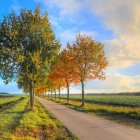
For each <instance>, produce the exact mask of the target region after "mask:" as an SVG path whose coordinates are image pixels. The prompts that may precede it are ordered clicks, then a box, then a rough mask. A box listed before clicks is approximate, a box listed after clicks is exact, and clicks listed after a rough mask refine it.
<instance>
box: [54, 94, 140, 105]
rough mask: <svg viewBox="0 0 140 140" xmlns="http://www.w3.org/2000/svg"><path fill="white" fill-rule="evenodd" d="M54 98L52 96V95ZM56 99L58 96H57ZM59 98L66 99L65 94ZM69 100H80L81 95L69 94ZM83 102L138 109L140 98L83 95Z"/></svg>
mask: <svg viewBox="0 0 140 140" xmlns="http://www.w3.org/2000/svg"><path fill="white" fill-rule="evenodd" d="M53 97H54V94H53ZM57 97H58V95H57ZM61 98H64V99H65V98H67V95H66V94H62V95H61ZM70 99H72V100H81V99H82V98H81V95H78V94H75V95H73V94H70ZM85 101H86V102H91V103H94V104H104V105H113V106H129V107H140V96H129V95H125V96H124V95H89V94H88V95H85Z"/></svg>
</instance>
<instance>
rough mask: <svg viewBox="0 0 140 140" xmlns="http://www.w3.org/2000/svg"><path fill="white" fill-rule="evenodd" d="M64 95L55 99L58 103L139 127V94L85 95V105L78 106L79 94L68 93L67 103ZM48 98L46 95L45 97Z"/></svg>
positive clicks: (79, 103)
mask: <svg viewBox="0 0 140 140" xmlns="http://www.w3.org/2000/svg"><path fill="white" fill-rule="evenodd" d="M65 97H66V95H61V100H59V99H58V98H57V99H56V100H55V98H54V97H53V100H55V101H57V102H58V103H61V104H64V105H67V106H68V107H70V108H73V109H75V110H78V111H82V112H85V113H90V114H94V115H97V116H102V117H105V118H107V119H110V120H113V121H117V122H119V123H123V124H126V125H130V126H133V127H135V128H140V96H115V95H113V96H111V95H108V96H107V95H105V96H103V95H102V96H93V95H91V96H90V95H87V96H85V100H86V103H85V107H84V108H80V107H79V106H80V105H81V102H80V100H81V96H80V95H70V99H71V100H70V101H69V103H67V101H66V99H65ZM46 98H48V97H46Z"/></svg>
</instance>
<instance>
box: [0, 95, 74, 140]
mask: <svg viewBox="0 0 140 140" xmlns="http://www.w3.org/2000/svg"><path fill="white" fill-rule="evenodd" d="M10 99H11V100H12V99H13V97H11V98H8V99H7V101H9V100H10ZM0 102H3V101H2V99H0ZM0 118H1V119H0V139H2V140H4V139H7V140H17V139H19V140H21V139H22V140H43V139H48V140H56V139H58V140H59V139H60V140H73V139H76V138H75V137H74V136H73V135H72V134H71V132H70V131H69V130H67V129H66V128H65V127H64V126H63V124H62V123H61V122H59V121H58V120H57V119H56V118H55V117H54V116H53V115H52V114H51V113H50V112H48V111H47V110H46V109H45V108H44V107H43V106H42V105H41V104H40V103H39V102H37V101H35V106H34V110H30V109H29V97H24V98H23V97H22V100H18V102H17V103H16V104H13V105H10V106H8V107H5V108H3V109H0Z"/></svg>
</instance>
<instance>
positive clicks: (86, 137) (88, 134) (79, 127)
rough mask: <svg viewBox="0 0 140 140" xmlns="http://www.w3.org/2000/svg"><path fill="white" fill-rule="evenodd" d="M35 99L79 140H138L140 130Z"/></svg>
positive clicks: (51, 102) (41, 99) (139, 138)
mask: <svg viewBox="0 0 140 140" xmlns="http://www.w3.org/2000/svg"><path fill="white" fill-rule="evenodd" d="M36 98H37V99H38V100H39V101H40V102H41V103H42V104H43V105H44V106H45V107H47V109H48V110H49V111H50V112H52V113H53V114H54V115H55V116H56V117H57V118H58V119H59V120H60V121H61V122H62V123H63V124H64V125H65V126H66V127H67V128H68V129H69V130H70V131H71V132H72V133H73V134H75V135H76V136H77V137H79V139H80V140H140V130H137V129H134V128H129V127H126V126H124V125H121V124H118V123H115V122H112V121H109V120H105V119H102V118H99V117H96V116H93V115H89V114H85V113H82V112H78V111H75V110H73V109H70V108H68V107H66V106H64V105H60V104H58V103H55V102H53V101H50V100H46V99H43V98H40V97H36Z"/></svg>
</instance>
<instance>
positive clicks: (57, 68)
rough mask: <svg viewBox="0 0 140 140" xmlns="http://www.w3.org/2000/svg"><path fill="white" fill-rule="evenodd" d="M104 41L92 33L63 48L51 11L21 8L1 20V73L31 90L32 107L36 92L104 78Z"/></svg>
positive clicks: (5, 77)
mask: <svg viewBox="0 0 140 140" xmlns="http://www.w3.org/2000/svg"><path fill="white" fill-rule="evenodd" d="M107 64H108V63H107V60H106V58H105V52H104V50H103V44H101V43H98V42H95V41H94V40H93V39H92V38H91V37H89V36H82V35H78V36H77V38H76V41H75V42H74V43H73V44H67V47H66V48H65V49H63V50H61V45H60V42H59V41H58V40H57V39H56V37H55V35H54V33H53V30H52V27H51V24H50V22H49V20H48V14H46V13H45V14H41V13H40V9H39V8H36V9H35V11H30V10H29V11H26V10H21V12H20V13H19V14H18V15H16V14H15V12H12V13H10V14H9V15H8V16H6V17H4V18H3V20H2V22H0V76H1V77H2V79H3V80H4V82H5V83H6V84H7V83H9V82H11V81H13V80H15V81H16V82H17V83H18V86H19V88H22V89H24V92H28V93H30V107H31V108H33V104H34V95H35V94H39V93H46V92H48V91H51V92H52V91H55V92H56V91H57V90H58V91H59V95H60V90H61V89H63V88H67V99H68V100H69V87H70V84H71V83H75V84H78V83H81V85H82V99H83V101H82V105H84V82H85V81H86V80H87V79H97V78H98V79H104V78H105V71H104V70H105V68H106V66H107Z"/></svg>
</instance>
